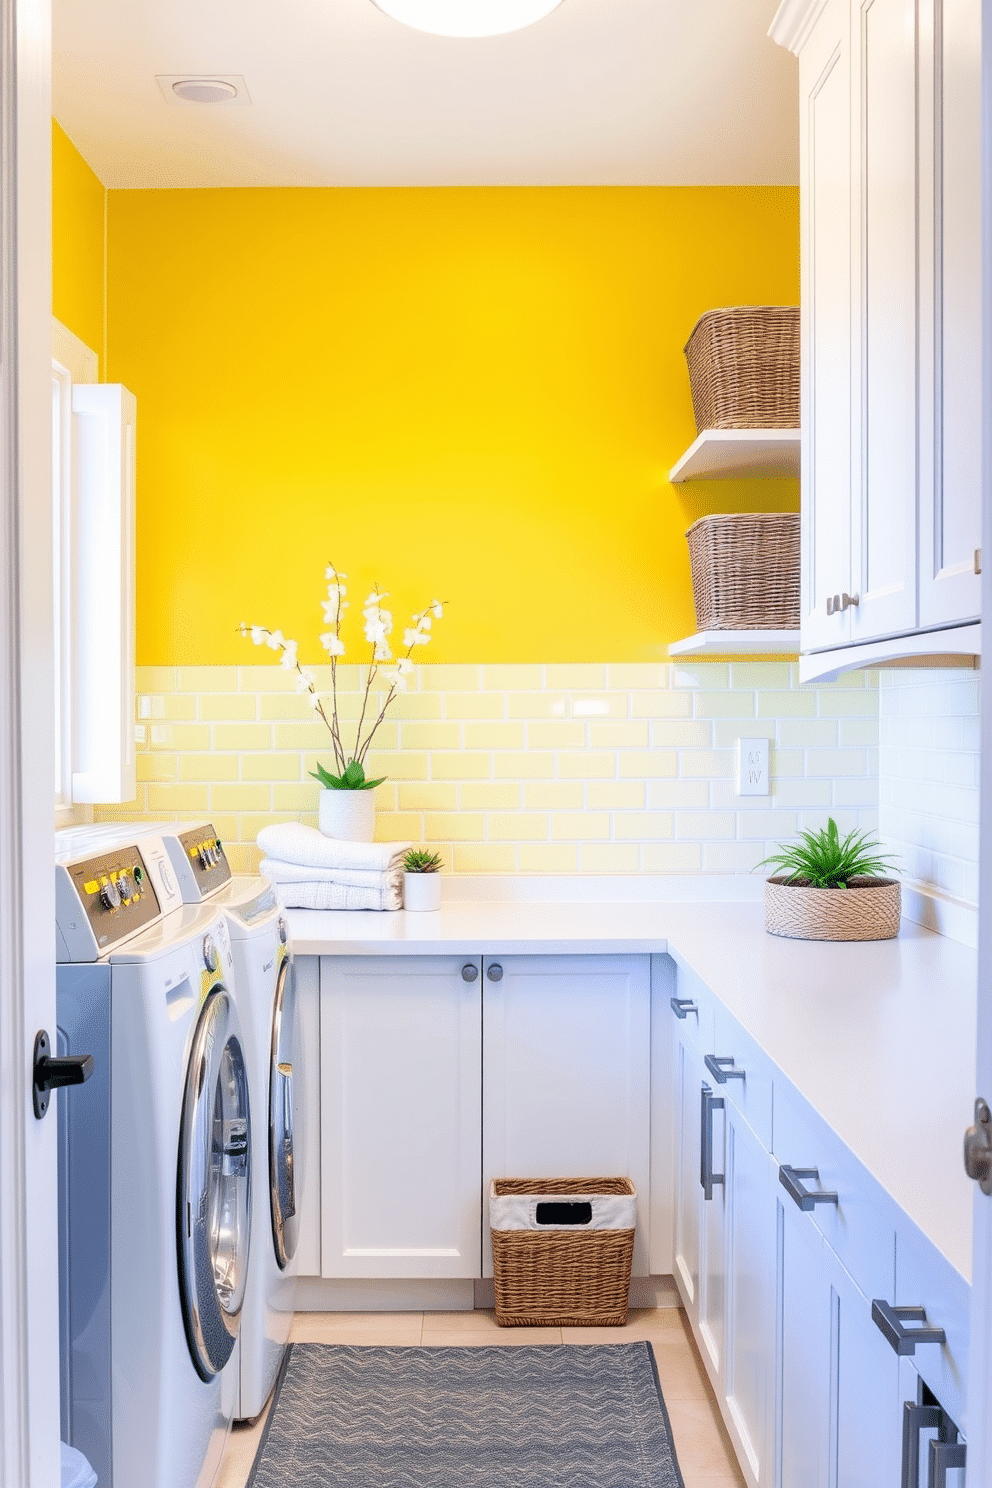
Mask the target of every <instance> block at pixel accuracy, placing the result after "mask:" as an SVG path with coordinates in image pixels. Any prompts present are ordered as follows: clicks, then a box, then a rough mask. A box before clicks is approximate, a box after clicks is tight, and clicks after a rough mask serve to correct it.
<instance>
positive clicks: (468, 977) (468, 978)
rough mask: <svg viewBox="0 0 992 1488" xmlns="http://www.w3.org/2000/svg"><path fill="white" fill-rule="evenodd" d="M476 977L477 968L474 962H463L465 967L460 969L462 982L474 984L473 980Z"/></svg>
mask: <svg viewBox="0 0 992 1488" xmlns="http://www.w3.org/2000/svg"><path fill="white" fill-rule="evenodd" d="M478 975H479V968H478V967H477V966H476V964H475V962H474V961H466V962H465V965H464V966H463V967H462V981H463V982H474V981H475V979H476V977H477V976H478Z"/></svg>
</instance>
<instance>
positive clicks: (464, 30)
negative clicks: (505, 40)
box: [373, 0, 562, 36]
mask: <svg viewBox="0 0 992 1488" xmlns="http://www.w3.org/2000/svg"><path fill="white" fill-rule="evenodd" d="M561 3H562V0H373V4H374V5H376V6H378V8H379V9H380V10H381V11H384V12H385V14H386V15H388V16H392V18H393V20H394V21H402V23H403V25H404V26H412V27H413V29H414V30H415V31H429V32H430V33H431V34H432V35H434V36H503V35H505V34H506V32H508V31H521V30H523V28H524V26H532V25H533V24H534V22H535V21H539V20H541V19H542V18H543V17H544V16H546V15H550V14H551V12H552V11H553V10H557V9H558V6H559V5H560V4H561Z"/></svg>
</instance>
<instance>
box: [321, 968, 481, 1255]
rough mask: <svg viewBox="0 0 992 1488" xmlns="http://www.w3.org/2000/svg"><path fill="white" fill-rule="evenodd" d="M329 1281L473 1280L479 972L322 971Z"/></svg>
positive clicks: (324, 1238) (324, 1241)
mask: <svg viewBox="0 0 992 1488" xmlns="http://www.w3.org/2000/svg"><path fill="white" fill-rule="evenodd" d="M320 1041H321V1046H320V1124H321V1131H320V1153H321V1182H320V1192H321V1227H322V1228H321V1270H322V1274H323V1275H324V1276H331V1277H390V1278H392V1277H428V1278H443V1279H447V1278H452V1277H476V1276H478V1275H479V1259H480V1255H479V1238H480V1224H481V1208H482V1188H481V1182H480V1176H481V1175H480V1171H479V1168H480V1150H481V1131H480V1121H481V1106H482V1091H481V1086H480V1081H481V1074H482V1022H481V996H480V992H479V960H478V958H477V957H474V958H473V957H467V956H375V957H372V956H370V957H363V956H325V957H322V958H321V963H320Z"/></svg>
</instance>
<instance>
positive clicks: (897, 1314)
mask: <svg viewBox="0 0 992 1488" xmlns="http://www.w3.org/2000/svg"><path fill="white" fill-rule="evenodd" d="M871 1319H872V1322H873V1323H874V1324H875V1326H876V1327H877V1328H878V1330H879V1332H880V1333H881V1334H882V1335H883V1337H884V1338H886V1339H887V1340H888V1342H889V1343H891V1345H892V1347H893V1348H894V1349H895V1351H896V1353H897V1354H899V1355H904V1354H915V1353H916V1345H917V1344H918V1343H946V1342H947V1334H946V1333H945V1332H944V1330H943V1328H934V1327H932V1326H931V1325H930V1324H928V1323H927V1313H926V1308H925V1307H891V1306H890V1305H889V1303H888V1302H883V1301H882V1300H881V1298H878V1297H876V1298H875V1299H874V1300H873V1301H872V1304H871ZM907 1323H922V1324H923V1326H922V1328H907V1327H906V1324H907Z"/></svg>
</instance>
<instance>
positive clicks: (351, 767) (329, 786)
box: [310, 759, 386, 790]
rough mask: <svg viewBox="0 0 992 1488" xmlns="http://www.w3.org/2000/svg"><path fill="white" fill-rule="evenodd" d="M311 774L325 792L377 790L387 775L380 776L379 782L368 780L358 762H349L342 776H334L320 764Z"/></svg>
mask: <svg viewBox="0 0 992 1488" xmlns="http://www.w3.org/2000/svg"><path fill="white" fill-rule="evenodd" d="M310 774H311V775H312V776H313V778H314V780H319V781H320V783H321V785H322V786H323V787H324V789H325V790H375V788H376V786H377V785H381V784H382V782H383V781H384V780H385V778H386V777H385V775H380V776H379V778H378V780H366V778H365V769H364V766H363V765H362V764H361V763H360V762H359V761H358V760H355V759H353V760H349V761H348V764H347V766H346V767H345V769H344V772H343V773H342V774H341V775H332V774H331V772H330V771H329V770H325V769H324V766H323V765H321V764H318V766H317V768H316V770H311V771H310Z"/></svg>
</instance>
